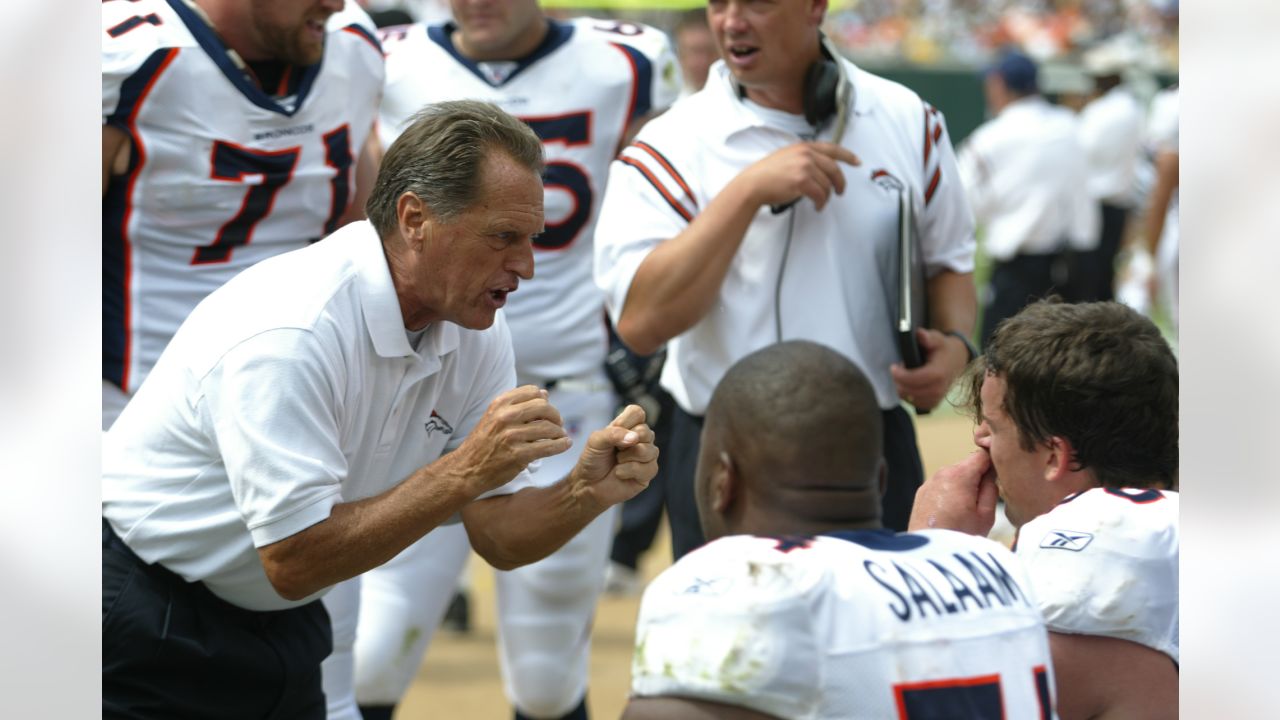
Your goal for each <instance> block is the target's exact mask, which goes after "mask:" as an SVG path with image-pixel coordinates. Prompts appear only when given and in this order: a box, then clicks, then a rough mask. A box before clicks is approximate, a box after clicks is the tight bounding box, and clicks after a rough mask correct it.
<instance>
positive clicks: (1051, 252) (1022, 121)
mask: <svg viewBox="0 0 1280 720" xmlns="http://www.w3.org/2000/svg"><path fill="white" fill-rule="evenodd" d="M984 87H985V91H986V96H987V105H988V108H989V109H990V112H991V115H992V118H991V119H990V120H988V121H987V122H985V123H983V124H982V125H981V126H979V127H978V129H977V130H974V131H973V134H972V135H970V136H969V138H968V140H966V141H965V143H964V144H963V145H962V146H961V147H960V150H959V153H958V156H957V162H958V164H959V167H960V176H961V178H962V179H963V181H964V187H965V192H966V194H967V196H968V198H969V204H970V206H971V207H972V208H973V214H974V219H975V221H976V222H977V224H978V225H979V226H980V227H983V228H984V229H985V235H984V238H985V243H986V251H987V255H988V256H990V257H991V259H992V260H993V267H992V270H991V277H990V279H989V280H988V285H987V288H986V289H985V291H984V292H983V293H982V297H983V313H982V329H981V332H980V337H981V339H982V342H983V344H985V343H986V341H987V339H988V338H989V337H990V336H991V332H992V331H993V330H994V329H995V326H996V325H997V324H998V323H999V322H1000V321H1001V320H1003V319H1005V318H1007V317H1011V316H1013V315H1014V314H1016V313H1017V312H1018V310H1020V309H1021V308H1022V307H1023V306H1024V305H1026V304H1027V303H1028V302H1029V301H1031V300H1034V299H1036V298H1039V297H1043V296H1045V295H1047V294H1049V293H1050V292H1051V291H1052V290H1055V289H1057V290H1062V289H1063V288H1064V285H1065V283H1066V276H1067V272H1066V271H1067V260H1066V255H1065V251H1066V250H1067V249H1068V248H1073V249H1083V248H1085V247H1087V246H1088V245H1089V243H1091V242H1093V241H1094V240H1095V238H1096V227H1097V211H1096V209H1095V208H1093V206H1092V203H1091V201H1090V199H1089V196H1088V194H1087V193H1086V192H1085V173H1086V169H1085V163H1084V153H1083V149H1082V148H1081V146H1080V141H1079V139H1078V138H1077V129H1076V120H1075V117H1074V116H1073V115H1072V114H1071V111H1069V110H1067V109H1066V108H1062V107H1057V106H1054V105H1051V104H1050V103H1049V102H1048V101H1046V100H1045V99H1044V98H1043V97H1042V96H1041V95H1040V91H1039V84H1038V81H1037V68H1036V65H1035V63H1034V62H1033V61H1032V60H1031V59H1030V58H1029V57H1027V56H1026V55H1023V54H1022V53H1019V52H1016V51H1008V52H1006V53H1004V54H1003V55H1002V56H1001V57H1000V58H999V59H998V60H997V61H996V63H995V65H993V66H992V68H991V69H990V70H988V71H987V75H986V80H985V85H984Z"/></svg>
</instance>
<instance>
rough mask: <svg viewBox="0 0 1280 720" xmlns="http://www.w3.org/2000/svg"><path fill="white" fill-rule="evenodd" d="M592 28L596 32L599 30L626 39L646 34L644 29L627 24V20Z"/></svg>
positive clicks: (597, 25)
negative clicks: (622, 36)
mask: <svg viewBox="0 0 1280 720" xmlns="http://www.w3.org/2000/svg"><path fill="white" fill-rule="evenodd" d="M592 27H594V28H595V29H596V30H599V31H600V32H607V33H614V34H615V35H624V36H626V37H635V36H636V35H643V34H644V28H642V27H640V26H639V25H637V24H635V23H632V22H627V21H625V20H613V21H610V22H605V23H596V24H595V25H593V26H592Z"/></svg>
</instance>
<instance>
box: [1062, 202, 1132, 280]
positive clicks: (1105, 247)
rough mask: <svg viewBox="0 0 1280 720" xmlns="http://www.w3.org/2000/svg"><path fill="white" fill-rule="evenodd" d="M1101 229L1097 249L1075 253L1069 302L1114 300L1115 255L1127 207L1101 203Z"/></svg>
mask: <svg viewBox="0 0 1280 720" xmlns="http://www.w3.org/2000/svg"><path fill="white" fill-rule="evenodd" d="M1100 207H1101V210H1102V230H1101V233H1100V234H1099V236H1098V247H1097V248H1094V249H1093V250H1088V251H1086V252H1082V253H1077V255H1076V262H1075V263H1074V264H1073V266H1072V268H1071V284H1070V288H1069V290H1068V292H1067V293H1065V294H1066V297H1067V299H1068V300H1070V301H1071V302H1101V301H1107V300H1114V299H1115V284H1116V255H1118V254H1119V253H1120V244H1121V243H1123V242H1124V231H1125V227H1126V226H1127V225H1128V224H1129V208H1125V207H1120V206H1119V205H1112V204H1110V203H1105V202H1104V203H1101V204H1100Z"/></svg>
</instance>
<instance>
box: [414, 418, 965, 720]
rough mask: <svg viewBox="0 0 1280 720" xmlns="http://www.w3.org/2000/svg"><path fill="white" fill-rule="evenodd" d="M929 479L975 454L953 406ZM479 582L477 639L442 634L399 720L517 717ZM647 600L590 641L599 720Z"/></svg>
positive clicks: (654, 568)
mask: <svg viewBox="0 0 1280 720" xmlns="http://www.w3.org/2000/svg"><path fill="white" fill-rule="evenodd" d="M916 428H917V431H918V432H919V436H920V448H921V454H922V455H923V457H924V465H925V472H926V473H927V474H931V473H932V472H933V471H934V470H936V469H937V468H938V467H940V466H942V465H945V464H949V463H951V462H955V461H956V460H959V459H960V458H961V457H963V456H964V455H965V454H966V453H968V452H969V450H970V449H971V448H972V440H971V437H972V436H971V430H972V426H971V423H970V422H969V420H968V418H965V417H963V416H960V415H958V414H957V413H955V412H954V411H953V410H952V409H950V408H949V407H942V408H939V409H937V410H935V411H934V412H933V414H931V415H929V416H926V417H922V418H918V419H917V422H916ZM670 547H671V546H670V542H669V540H668V537H667V533H666V529H665V527H664V528H663V529H662V530H660V531H659V536H658V543H657V544H656V546H655V547H654V548H653V550H652V551H650V552H649V553H648V554H647V555H646V556H645V557H644V558H643V560H642V562H641V566H640V570H641V572H642V574H643V575H644V577H645V578H646V579H649V578H652V577H654V576H655V575H657V574H658V573H659V572H661V571H662V570H663V569H664V568H666V567H667V565H669V564H670V557H671V550H670ZM471 562H472V566H471V567H472V579H473V594H472V598H473V602H472V624H473V629H472V632H471V633H469V634H467V635H458V634H454V633H450V632H445V631H441V632H440V633H439V634H438V635H436V638H435V640H434V642H433V644H432V646H431V648H430V650H429V651H428V652H427V657H426V660H425V661H424V662H423V665H422V668H421V669H420V670H419V672H418V676H417V678H416V679H415V680H414V683H413V686H412V687H411V688H410V690H409V694H408V696H407V697H406V698H405V701H404V703H403V704H402V705H401V706H400V709H399V711H398V712H397V713H396V718H397V720H410V719H412V720H453V719H455V718H465V719H466V720H490V719H491V718H492V719H494V720H498V719H501V718H509V717H511V710H510V707H509V706H508V705H507V701H506V698H505V697H504V695H503V692H502V680H501V677H500V676H499V673H498V658H497V653H496V650H495V647H494V627H495V610H494V595H493V575H492V573H491V572H490V571H489V570H488V569H487V566H485V565H484V562H483V561H482V560H480V559H479V558H477V557H473V558H472V559H471ZM639 605H640V599H639V598H638V597H634V598H619V597H611V596H605V597H603V598H602V599H601V601H600V605H599V608H598V610H597V614H596V621H595V626H594V628H593V630H592V634H591V680H590V695H589V698H588V706H589V709H590V712H591V716H592V717H593V718H595V719H596V720H604V719H606V718H607V719H608V720H613V719H614V718H617V717H618V716H619V715H620V714H621V712H622V708H623V706H624V704H625V703H626V698H627V690H628V688H629V686H630V679H631V649H632V642H633V640H634V637H635V621H636V613H637V611H638V610H639Z"/></svg>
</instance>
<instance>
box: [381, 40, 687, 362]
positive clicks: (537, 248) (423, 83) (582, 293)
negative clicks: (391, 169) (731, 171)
mask: <svg viewBox="0 0 1280 720" xmlns="http://www.w3.org/2000/svg"><path fill="white" fill-rule="evenodd" d="M549 24H550V28H549V32H548V33H547V37H546V39H545V40H544V41H543V43H542V44H541V45H540V46H539V47H538V48H537V49H536V50H534V51H533V52H532V53H531V54H530V55H529V56H528V57H525V58H523V59H521V60H518V61H504V62H479V63H477V62H473V61H471V60H469V59H467V58H465V57H463V55H462V54H461V53H460V52H458V50H457V48H456V47H455V46H454V44H453V41H452V40H451V39H450V34H451V32H452V31H453V29H454V27H455V26H454V25H452V24H451V23H446V24H444V25H432V26H426V25H408V26H402V27H397V28H387V29H385V30H384V31H383V36H382V41H383V46H384V48H385V49H386V53H387V84H386V88H385V89H384V92H383V98H382V107H381V111H380V113H379V117H378V137H379V139H380V140H381V141H382V142H383V143H384V146H389V145H390V144H391V142H392V141H394V140H395V139H396V138H397V137H398V136H399V135H400V133H401V132H402V131H403V129H404V127H405V125H406V124H407V122H408V121H409V119H410V118H411V117H412V116H413V114H414V113H416V112H417V111H418V110H420V109H421V108H422V107H423V106H424V105H427V104H430V103H435V102H441V101H444V100H457V99H472V100H485V101H488V102H492V103H494V104H496V105H498V106H499V107H501V108H502V109H503V110H506V111H507V112H509V113H511V114H512V115H514V116H516V117H518V118H520V119H521V120H523V121H525V122H526V123H528V124H529V126H530V127H532V128H533V131H534V132H536V133H537V134H538V137H540V138H542V141H543V144H544V146H545V148H546V155H547V169H546V174H545V175H544V176H543V181H544V185H545V187H546V195H545V203H544V204H545V213H546V232H544V233H543V234H542V235H541V236H540V237H539V238H537V239H536V240H534V259H535V275H534V278H533V279H532V280H530V281H526V282H523V283H521V284H520V289H519V290H518V291H517V292H516V293H514V294H513V295H512V296H511V297H510V298H509V300H508V303H507V306H506V308H505V310H506V314H507V320H508V322H510V324H511V335H512V342H513V343H514V344H515V352H516V368H517V373H518V375H519V376H520V377H521V378H522V379H524V380H525V381H533V380H550V379H554V378H563V377H569V376H574V375H581V374H584V373H587V372H590V371H592V370H593V369H595V368H598V367H600V365H601V364H602V363H603V361H604V356H605V352H606V349H607V338H606V334H605V324H604V323H605V319H604V312H603V308H604V297H603V295H602V294H601V293H600V291H599V290H598V289H597V288H596V286H595V284H594V283H593V282H592V279H591V261H592V252H593V249H592V238H593V235H594V232H595V225H596V216H597V214H598V212H599V208H600V200H601V198H602V197H603V194H604V183H605V179H606V178H607V177H608V171H609V162H610V161H611V160H613V158H614V157H615V156H616V154H617V152H618V149H619V146H620V144H621V143H622V141H623V139H624V137H625V133H626V130H627V127H628V126H629V125H630V124H631V123H632V121H633V120H635V119H637V118H639V117H642V116H644V115H646V114H648V113H650V112H651V111H654V110H661V109H663V108H665V107H666V106H667V105H669V104H671V102H673V101H674V100H675V97H676V95H677V94H678V93H679V80H678V77H677V76H678V73H677V72H676V64H675V56H674V55H673V54H672V52H671V46H670V42H669V41H668V40H667V36H666V35H665V34H663V33H662V32H661V31H658V30H655V29H654V28H651V27H648V26H646V25H640V24H636V23H629V22H617V21H613V20H608V21H606V20H595V19H592V18H577V19H575V20H573V21H571V22H558V21H555V20H551V21H549Z"/></svg>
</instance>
